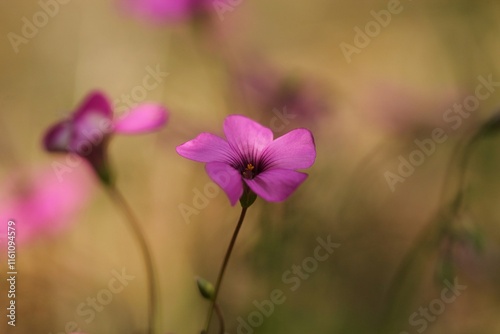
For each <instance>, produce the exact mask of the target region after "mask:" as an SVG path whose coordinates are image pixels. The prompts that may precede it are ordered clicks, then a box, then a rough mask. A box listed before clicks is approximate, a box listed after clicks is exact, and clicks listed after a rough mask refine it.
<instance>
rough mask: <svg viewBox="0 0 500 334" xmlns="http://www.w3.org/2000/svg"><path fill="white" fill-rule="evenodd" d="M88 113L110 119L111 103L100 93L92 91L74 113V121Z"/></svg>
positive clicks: (111, 114)
mask: <svg viewBox="0 0 500 334" xmlns="http://www.w3.org/2000/svg"><path fill="white" fill-rule="evenodd" d="M88 113H97V114H101V115H102V116H104V117H105V118H107V119H111V118H112V116H113V108H112V107H111V103H110V101H109V100H108V98H107V97H106V95H104V93H102V92H100V91H93V92H91V93H89V94H88V95H87V96H86V97H85V100H84V101H83V102H82V104H81V105H80V106H79V107H78V109H77V110H76V111H75V113H74V116H73V117H74V119H75V120H78V119H80V118H81V117H85V116H86V115H87V114H88Z"/></svg>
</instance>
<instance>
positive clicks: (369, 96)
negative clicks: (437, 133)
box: [355, 81, 473, 134]
mask: <svg viewBox="0 0 500 334" xmlns="http://www.w3.org/2000/svg"><path fill="white" fill-rule="evenodd" d="M357 94H359V93H357ZM464 96H465V94H464V92H461V91H459V90H458V89H456V88H452V87H450V88H449V89H447V90H442V91H440V92H434V91H433V92H430V91H429V92H425V91H422V90H420V91H419V90H418V89H417V88H416V87H411V86H408V85H407V84H401V83H397V82H384V81H382V82H380V81H375V82H372V83H370V84H369V85H367V86H366V88H362V89H361V94H359V95H358V96H356V97H355V98H356V100H357V102H358V103H359V104H358V106H359V109H360V110H361V112H362V114H363V115H362V116H363V117H366V119H367V120H368V122H373V123H375V124H377V125H378V126H380V127H381V128H382V129H384V130H385V131H388V132H391V133H396V134H414V133H416V132H419V131H426V130H429V129H434V128H437V127H441V128H444V129H447V128H449V125H447V124H446V122H445V121H444V120H443V115H444V114H445V112H446V111H447V109H450V108H452V107H453V105H454V104H455V103H457V102H461V101H463V98H464ZM470 123H473V122H470Z"/></svg>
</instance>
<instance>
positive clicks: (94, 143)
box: [43, 91, 168, 182]
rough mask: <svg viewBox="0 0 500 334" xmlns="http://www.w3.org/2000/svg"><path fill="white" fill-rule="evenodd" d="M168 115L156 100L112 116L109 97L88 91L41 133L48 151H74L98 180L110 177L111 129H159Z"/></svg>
mask: <svg viewBox="0 0 500 334" xmlns="http://www.w3.org/2000/svg"><path fill="white" fill-rule="evenodd" d="M167 118H168V112H167V110H166V109H165V108H164V107H162V106H161V105H157V104H142V105H139V106H137V107H136V108H134V109H132V110H131V111H130V112H128V113H126V114H125V115H123V116H122V117H119V118H118V119H115V120H113V111H112V107H111V103H110V101H109V100H108V98H107V97H106V96H105V95H104V94H103V93H101V92H99V91H95V92H92V93H90V94H89V95H88V96H87V97H86V99H85V100H84V102H83V103H82V104H81V105H80V106H79V107H78V108H77V109H76V111H75V112H74V113H73V114H72V115H71V117H70V118H69V119H65V120H63V121H60V122H58V123H56V124H55V125H53V126H52V127H50V128H49V130H47V132H46V134H45V137H44V140H43V142H44V146H45V148H46V149H47V150H48V151H50V152H66V153H74V154H77V155H79V156H81V157H83V158H85V159H86V160H87V161H89V162H90V164H91V165H92V167H93V168H94V170H95V171H96V172H97V174H98V175H99V176H100V178H101V180H103V181H105V182H107V181H109V177H110V176H109V168H108V166H107V156H106V147H107V143H108V141H109V138H110V136H111V134H112V133H122V134H138V133H145V132H150V131H154V130H157V129H160V128H161V127H163V125H165V123H166V122H167Z"/></svg>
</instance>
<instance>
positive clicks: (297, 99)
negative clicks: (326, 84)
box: [235, 61, 329, 130]
mask: <svg viewBox="0 0 500 334" xmlns="http://www.w3.org/2000/svg"><path fill="white" fill-rule="evenodd" d="M249 63H250V64H251V66H249V67H248V68H246V69H245V70H243V71H239V72H237V73H236V75H235V80H236V82H237V84H238V85H239V86H240V87H241V89H242V92H243V94H245V97H244V102H248V103H250V104H251V105H252V106H253V108H255V109H256V110H257V111H258V112H259V114H261V115H264V116H266V115H267V117H265V118H264V119H272V118H277V119H278V120H279V122H277V123H276V124H271V126H272V127H274V128H275V129H274V130H283V129H284V128H285V127H286V126H288V125H291V124H306V125H307V126H314V125H315V124H316V123H318V121H320V120H321V119H322V118H324V117H325V116H326V115H327V114H328V108H329V107H328V103H327V100H326V97H325V95H326V94H323V93H322V89H321V86H320V85H319V84H318V83H316V82H313V81H312V80H309V79H307V78H300V77H297V76H294V75H293V74H286V73H281V72H280V71H278V70H277V69H276V68H274V67H272V66H270V65H268V64H265V63H263V62H262V63H261V62H257V61H253V62H252V61H250V62H249Z"/></svg>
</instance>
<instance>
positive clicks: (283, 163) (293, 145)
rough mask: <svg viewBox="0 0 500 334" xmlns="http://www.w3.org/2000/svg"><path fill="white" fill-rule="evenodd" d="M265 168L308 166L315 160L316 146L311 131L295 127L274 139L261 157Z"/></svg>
mask: <svg viewBox="0 0 500 334" xmlns="http://www.w3.org/2000/svg"><path fill="white" fill-rule="evenodd" d="M261 160H262V161H265V162H266V166H267V168H282V169H302V168H309V167H311V166H312V165H313V164H314V161H315V160H316V148H315V145H314V138H313V135H312V133H311V131H309V130H306V129H295V130H292V131H290V132H288V133H287V134H285V135H283V136H281V137H279V138H277V139H276V140H274V141H273V142H272V143H271V144H269V146H268V147H267V148H266V149H265V150H264V152H263V153H262V157H261Z"/></svg>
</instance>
